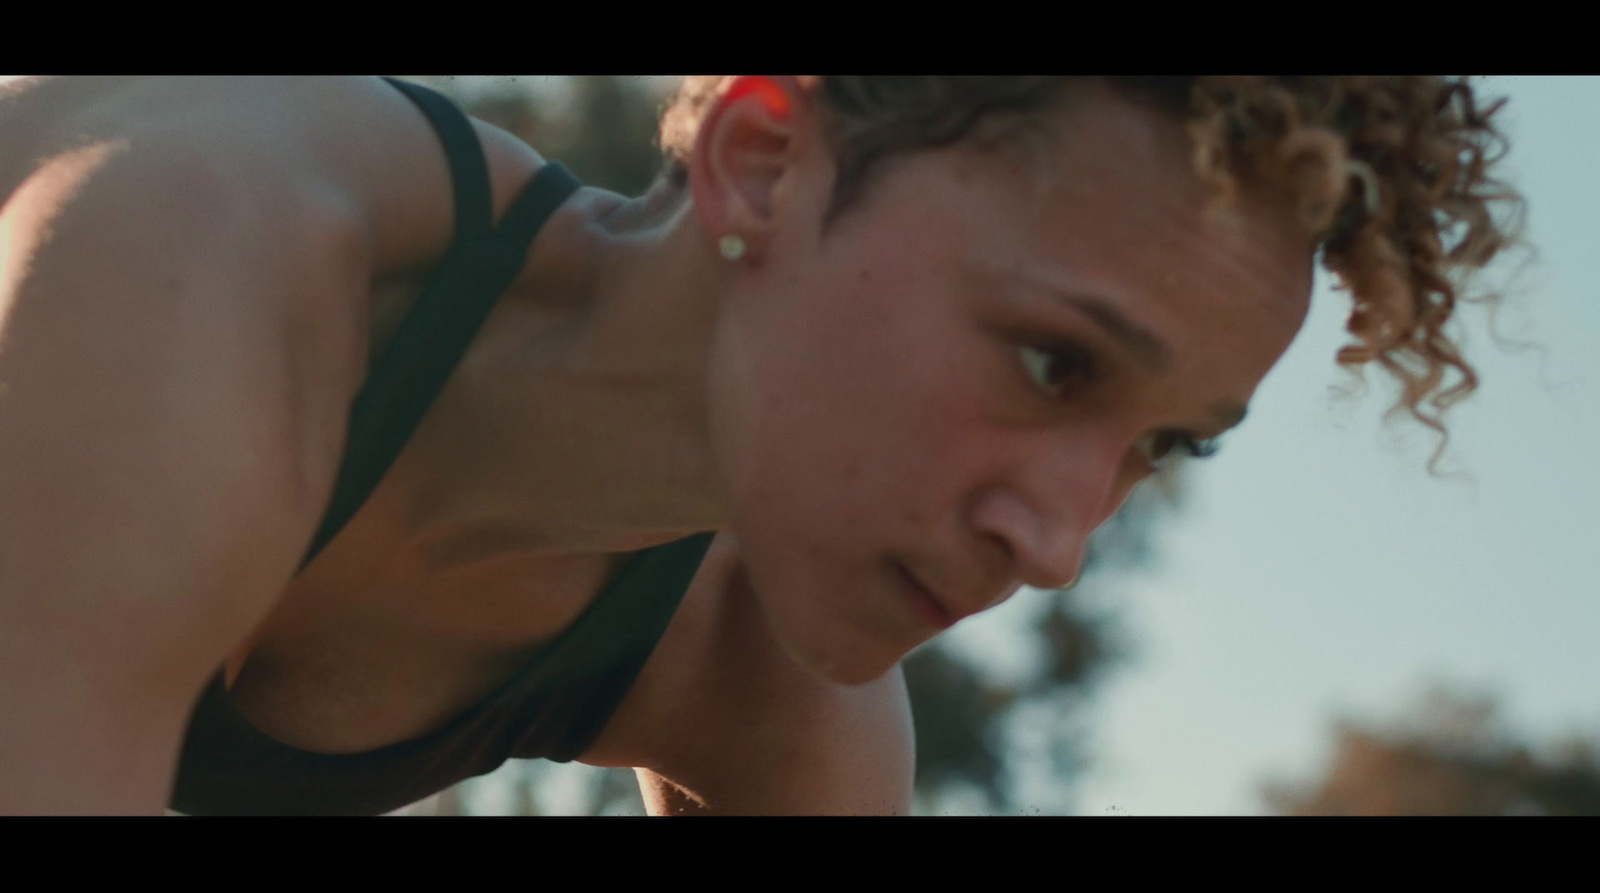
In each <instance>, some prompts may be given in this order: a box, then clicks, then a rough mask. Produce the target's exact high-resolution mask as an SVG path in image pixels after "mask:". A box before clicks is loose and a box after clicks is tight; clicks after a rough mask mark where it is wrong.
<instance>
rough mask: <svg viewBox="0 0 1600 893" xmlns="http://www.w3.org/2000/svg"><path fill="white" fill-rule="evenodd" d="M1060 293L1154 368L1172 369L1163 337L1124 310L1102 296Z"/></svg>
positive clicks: (1064, 298)
mask: <svg viewBox="0 0 1600 893" xmlns="http://www.w3.org/2000/svg"><path fill="white" fill-rule="evenodd" d="M1057 294H1058V295H1059V296H1060V298H1061V300H1063V301H1066V302H1067V303H1068V304H1071V305H1072V306H1074V307H1077V308H1078V309H1079V310H1081V311H1083V314H1084V315H1085V316H1087V317H1089V318H1090V319H1092V320H1094V321H1095V322H1096V323H1097V324H1098V325H1099V326H1100V328H1102V329H1105V330H1106V332H1107V334H1109V335H1111V337H1113V338H1115V339H1116V340H1117V341H1118V342H1119V343H1120V344H1121V345H1122V346H1123V347H1125V348H1127V349H1128V351H1129V352H1130V353H1132V354H1133V355H1134V356H1136V357H1138V358H1139V359H1141V360H1144V362H1145V363H1146V364H1147V365H1149V366H1150V367H1152V368H1153V369H1155V371H1157V372H1166V371H1167V370H1169V369H1171V368H1172V348H1171V347H1169V346H1168V345H1167V342H1165V341H1163V340H1161V336H1160V335H1157V334H1156V333H1155V332H1152V331H1150V330H1149V329H1147V328H1145V327H1144V326H1141V325H1139V324H1138V323H1136V322H1134V321H1133V320H1131V319H1129V318H1128V317H1126V316H1124V315H1123V313H1122V311H1120V310H1118V309H1117V308H1115V307H1113V306H1111V305H1110V304H1108V303H1106V302H1105V301H1102V300H1100V299H1099V298H1095V297H1090V296H1088V295H1077V294H1067V293H1062V292H1057Z"/></svg>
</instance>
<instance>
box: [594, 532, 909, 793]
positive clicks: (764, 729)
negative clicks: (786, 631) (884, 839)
mask: <svg viewBox="0 0 1600 893" xmlns="http://www.w3.org/2000/svg"><path fill="white" fill-rule="evenodd" d="M608 739H610V740H609V741H608ZM598 744H599V745H601V747H600V748H599V749H597V751H596V752H595V753H594V754H593V755H586V756H585V760H586V761H590V762H598V763H601V764H604V765H629V766H634V767H636V768H640V769H643V770H646V771H645V772H641V783H642V784H644V785H645V786H646V795H647V798H648V797H649V795H650V791H649V785H650V784H652V783H654V784H655V785H656V786H658V787H663V788H670V789H672V790H674V791H677V792H679V793H685V792H686V793H687V794H688V795H689V799H690V800H691V801H692V802H693V803H694V804H695V805H696V810H697V811H710V812H720V813H732V814H752V813H768V814H808V813H831V814H885V813H903V812H906V811H908V810H909V807H910V799H911V778H912V772H913V768H914V767H913V741H912V728H911V712H910V703H909V700H908V698H907V695H906V689H905V682H904V679H903V677H902V676H901V673H900V671H899V669H898V668H896V669H895V670H893V671H891V672H890V673H887V674H885V675H884V676H883V677H880V678H879V679H876V680H873V681H872V682H868V683H865V684H863V685H855V686H846V685H840V684H837V683H834V682H831V681H828V680H825V679H822V678H820V677H817V676H815V675H813V674H812V673H810V672H809V671H807V670H806V669H804V668H803V667H801V666H800V665H799V664H798V663H796V662H795V661H794V660H792V659H791V658H790V657H789V656H788V654H787V652H786V651H785V650H784V648H783V646H782V644H781V643H780V642H778V641H777V640H776V639H775V638H774V637H773V635H772V633H771V631H770V629H768V627H767V625H766V621H765V619H764V617H763V616H762V612H761V609H760V607H759V605H758V604H757V603H756V600H755V599H754V597H753V594H752V593H751V592H750V590H749V584H748V581H747V579H746V577H745V576H744V574H743V573H742V572H741V564H740V560H739V556H738V547H737V544H736V543H735V542H734V541H733V539H732V537H731V536H730V535H727V534H722V535H719V536H718V539H717V541H716V542H715V543H714V544H713V545H712V548H711V551H710V552H709V553H708V554H707V556H706V560H705V562H704V564H703V565H702V568H701V572H700V574H699V575H698V576H697V577H696V579H695V582H694V584H693V585H692V586H691V589H690V591H689V593H688V594H687V595H686V596H685V599H684V604H683V606H682V608H680V611H679V616H677V617H675V618H674V621H673V625H672V627H669V629H668V631H667V634H666V635H665V636H664V637H663V638H662V640H661V642H660V643H659V645H658V646H657V649H656V651H655V652H654V653H653V654H652V655H651V658H650V661H649V663H648V664H647V665H646V668H645V671H644V672H643V673H641V675H640V678H639V680H638V682H637V683H636V685H635V688H634V689H633V690H632V691H630V693H629V696H628V699H627V700H626V701H625V702H624V704H623V706H622V708H621V709H619V710H618V714H617V717H616V718H614V720H613V722H612V724H611V725H609V726H608V727H607V730H606V734H605V735H602V737H601V739H600V741H599V742H598ZM608 751H609V752H608ZM591 756H592V757H596V758H598V759H591ZM607 757H610V758H611V759H610V760H607V759H606V758H607Z"/></svg>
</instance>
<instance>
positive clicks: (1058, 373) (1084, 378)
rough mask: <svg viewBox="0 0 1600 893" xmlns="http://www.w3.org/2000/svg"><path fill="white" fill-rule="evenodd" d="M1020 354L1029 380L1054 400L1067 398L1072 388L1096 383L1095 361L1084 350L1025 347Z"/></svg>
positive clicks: (1066, 347)
mask: <svg viewBox="0 0 1600 893" xmlns="http://www.w3.org/2000/svg"><path fill="white" fill-rule="evenodd" d="M1018 350H1019V351H1020V352H1021V355H1022V365H1023V368H1025V369H1027V370H1028V377H1029V378H1031V379H1033V383H1034V384H1036V385H1038V386H1039V388H1040V389H1041V390H1043V391H1044V392H1045V393H1047V394H1049V395H1050V396H1051V397H1054V398H1061V397H1064V396H1066V394H1067V392H1068V391H1069V390H1070V389H1071V388H1072V387H1074V386H1081V385H1086V384H1089V383H1090V382H1092V381H1094V374H1095V368H1094V357H1092V356H1090V354H1089V352H1088V351H1087V350H1084V349H1083V348H1081V347H1078V346H1076V345H1072V344H1060V345H1050V346H1043V347H1041V346H1039V345H1034V344H1025V345H1023V346H1022V347H1020V348H1018Z"/></svg>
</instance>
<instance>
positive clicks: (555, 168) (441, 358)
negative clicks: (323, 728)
mask: <svg viewBox="0 0 1600 893" xmlns="http://www.w3.org/2000/svg"><path fill="white" fill-rule="evenodd" d="M390 83H392V84H393V85H394V86H395V87H396V88H398V89H399V90H400V91H401V92H402V93H404V94H405V95H406V96H407V97H408V98H409V99H411V101H412V102H414V103H415V104H416V105H417V106H418V107H419V108H421V110H422V112H423V114H424V115H426V116H427V118H428V121H429V122H430V123H431V124H432V125H433V129H434V130H435V131H436V132H437V133H438V135H439V139H440V140H441V141H442V142H443V144H444V149H445V155H446V157H447V158H448V159H449V164H450V177H451V181H452V183H453V184H454V190H455V208H456V229H455V241H454V243H453V244H452V245H451V247H450V250H449V252H448V253H447V254H446V255H445V258H444V260H443V262H441V263H440V265H439V267H438V269H437V270H435V271H434V273H433V275H432V277H431V278H430V279H429V281H428V283H427V285H426V287H425V288H424V290H423V292H422V295H421V296H420V297H419V298H418V299H417V302H416V305H415V306H414V307H413V308H412V310H411V311H410V313H409V314H408V315H407V317H406V319H405V321H404V322H403V323H402V324H401V327H400V329H399V331H398V332H397V333H396V334H395V336H394V338H393V340H392V341H391V342H390V344H389V346H388V347H387V348H385V350H384V353H383V355H382V356H381V357H380V358H379V360H378V362H377V363H376V364H374V365H373V367H372V370H371V373H370V374H369V376H368V378H367V381H366V382H365V384H364V385H363V387H362V389H361V391H360V392H359V393H358V394H357V395H356V398H355V400H354V402H353V403H352V405H351V410H350V421H349V431H348V435H347V438H346V445H345V452H344V459H343V461H342V464H341V466H340V469H339V475H338V478H337V480H336V482H335V485H334V488H333V494H332V496H331V498H330V500H329V505H328V510H327V513H326V514H325V515H324V517H323V521H322V523H321V525H320V526H319V527H318V530H317V532H316V534H315V536H314V537H313V539H312V542H311V545H310V548H309V549H308V550H307V552H306V555H305V558H304V560H303V561H302V562H301V567H304V566H305V565H306V564H308V563H310V561H311V560H312V558H314V557H315V556H316V555H317V553H318V552H320V551H321V550H322V548H323V547H324V546H326V545H327V544H328V542H329V541H330V540H332V539H333V537H334V536H335V535H336V534H337V533H338V532H339V530H340V529H341V528H342V527H343V526H344V525H345V523H346V522H347V521H349V520H350V518H351V516H353V515H354V514H355V513H356V511H357V510H358V509H359V508H360V507H361V505H362V503H363V502H365V501H366V499H367V497H368V496H369V495H370V494H371V493H372V491H373V489H374V488H376V487H377V485H378V481H379V480H380V479H381V478H382V477H383V475H384V473H385V472H386V471H387V470H388V469H389V467H390V465H391V464H393V462H394V460H395V459H396V458H397V457H398V456H399V455H400V451H401V450H402V449H403V448H404V447H405V443H406V441H407V439H409V437H410V436H411V433H412V432H413V431H414V430H415V429H416V426H417V425H418V423H420V422H421V421H422V417H423V415H424V414H425V413H426V412H427V409H428V406H429V405H430V404H431V403H432V402H433V399H434V398H435V397H436V396H437V395H438V393H439V391H440V390H441V389H442V388H443V387H444V384H445V381H446V380H447V379H448V378H449V376H450V373H451V370H453V369H454V368H455V365H456V363H457V362H458V361H459V360H460V358H461V356H462V354H463V353H464V352H465V351H466V348H467V345H468V343H469V342H470V341H471V340H472V336H473V335H474V333H476V332H477V330H478V328H479V327H480V325H481V324H482V323H483V320H484V319H485V318H486V317H487V316H488V314H489V311H490V309H491V308H492V307H493V306H494V303H495V301H496V300H497V299H498V298H499V296H500V294H501V293H502V292H503V291H505V289H506V288H507V287H508V286H509V285H510V284H511V282H512V280H513V279H514V278H515V277H516V275H517V273H518V272H520V270H521V268H522V265H523V263H524V261H525V259H526V257H527V253H528V247H529V246H530V245H531V244H532V242H533V239H534V237H535V236H536V235H538V232H539V229H540V227H541V226H543V224H544V222H545V220H546V219H547V218H548V217H549V216H550V214H551V212H553V211H554V210H555V209H556V207H558V206H559V205H560V204H561V203H562V202H564V201H565V200H566V199H567V197H568V196H570V195H571V194H572V193H573V192H574V191H576V190H577V188H578V186H579V183H578V181H577V179H576V178H574V177H573V176H572V174H571V173H569V172H568V171H567V169H566V168H565V167H563V166H562V165H561V164H560V163H558V162H551V163H549V164H547V165H545V166H544V167H543V168H541V169H540V170H539V172H538V173H537V174H536V175H534V177H533V178H532V179H531V180H530V181H529V183H528V185H527V186H526V187H524V188H523V190H522V192H521V194H520V195H518V196H517V198H516V200H515V201H514V202H513V203H512V205H511V207H510V209H508V210H507V212H506V214H505V216H504V218H503V219H502V220H501V221H500V225H499V227H495V226H494V225H493V222H492V215H493V210H492V209H493V205H492V204H491V199H490V192H489V172H488V166H487V164H486V162H485V160H484V157H483V149H482V147H481V146H480V145H479V143H478V138H477V135H476V134H475V133H474V132H473V129H472V126H471V124H470V123H469V122H468V121H467V119H466V116H465V115H463V114H462V113H461V111H460V110H459V109H457V108H456V107H455V105H454V104H453V103H451V102H450V101H449V100H448V99H445V98H444V97H443V96H441V95H439V94H437V93H434V92H432V91H430V90H427V89H426V88H423V87H420V86H418V85H416V84H410V83H406V82H403V81H394V80H391V81H390ZM711 537H712V534H709V533H706V534H700V535H697V536H693V537H689V538H687V539H683V540H678V541H677V542H673V543H668V544H666V545H663V546H658V547H656V548H653V549H647V550H645V551H642V552H637V553H634V554H632V555H630V556H629V557H628V560H627V561H626V562H625V563H624V564H623V565H622V567H621V569H620V570H619V571H618V572H617V574H616V575H615V576H614V577H613V578H612V579H611V581H610V582H609V583H607V585H606V586H605V588H604V589H603V590H602V591H601V593H600V595H599V596H598V597H597V598H596V599H595V600H594V602H593V603H592V604H590V606H589V607H588V608H587V609H586V610H585V611H584V612H583V613H582V614H581V615H579V617H578V619H577V620H575V621H573V623H572V624H571V625H570V626H568V627H567V629H565V630H564V631H563V632H562V633H561V634H560V635H559V636H557V637H556V638H555V639H553V640H552V641H551V642H550V643H548V644H547V645H546V646H545V647H544V648H543V649H542V650H541V651H540V652H539V653H538V654H537V655H536V656H535V657H534V658H533V659H532V660H531V661H530V662H529V663H528V664H527V665H526V666H524V667H523V668H522V669H521V670H520V671H519V672H518V673H517V675H516V676H515V677H513V678H512V679H510V680H509V681H507V682H506V683H505V684H503V685H501V686H500V687H499V688H498V689H496V690H495V691H494V692H493V693H491V694H490V695H489V696H488V697H486V698H484V699H483V700H482V701H480V702H479V703H478V704H477V705H475V706H474V707H472V708H471V709H469V710H468V711H467V712H466V713H464V714H462V715H461V716H459V717H457V718H456V719H454V720H453V721H451V722H450V723H448V724H447V725H445V726H444V727H443V728H441V729H439V730H437V731H435V732H433V733H431V734H428V735H425V736H423V737H421V738H417V739H414V740H411V741H405V742H402V743H399V744H395V745H392V746H389V747H385V748H381V749H379V750H375V751H369V752H367V753H358V754H320V753H312V752H309V751H303V750H299V749H298V748H294V747H290V746H288V745H286V744H283V743H281V742H279V741H277V740H275V739H273V738H270V737H268V736H267V735H266V734H264V733H262V732H260V731H259V730H257V729H256V728H255V727H254V726H252V725H250V723H249V722H248V721H247V720H245V718H244V717H243V716H241V715H239V713H238V711H237V710H235V709H234V707H233V703H232V701H231V700H230V699H229V696H228V691H227V688H226V687H225V686H224V684H223V674H222V673H221V672H220V671H219V672H218V673H217V675H216V676H215V677H213V678H212V680H211V682H210V684H209V685H207V686H206V689H205V691H204V693H203V694H202V695H201V697H200V700H199V702H198V703H197V704H196V706H195V710H194V713H193V715H192V717H191V719H190V722H189V728H188V732H187V734H186V736H185V738H184V743H183V750H182V754H181V756H180V759H179V765H178V773H177V781H176V784H175V786H174V791H173V796H172V803H171V805H172V808H173V809H175V810H177V811H178V812H182V813H186V814H189V815H213V814H233V815H243V814H251V815H263V814H296V815H374V814H378V813H383V812H389V811H391V810H395V809H398V808H400V807H402V806H405V805H406V804H408V803H413V802H415V801H417V800H420V799H422V798H423V797H426V796H428V795H430V794H433V793H437V792H438V791H442V790H444V789H445V788H447V787H449V786H450V785H453V784H455V783H456V782H458V781H461V780H463V779H466V778H470V777H472V776H475V775H483V774H485V773H487V772H490V771H493V770H494V769H495V768H496V767H498V766H500V765H501V764H502V763H504V762H505V761H506V760H507V759H510V758H513V757H517V758H545V759H550V760H556V761H560V762H565V761H568V760H572V759H574V758H576V757H577V756H579V755H580V754H582V753H583V752H584V750H586V749H587V748H588V746H589V744H590V743H591V742H593V741H594V739H595V738H596V737H597V736H598V735H599V734H600V731H601V729H603V728H604V727H605V724H606V722H607V721H608V720H609V719H610V717H611V714H612V713H613V712H614V711H615V710H616V708H617V705H618V704H619V703H620V702H621V701H622V698H623V696H624V695H625V694H627V691H628V688H629V687H630V686H631V685H632V684H633V680H634V679H635V677H637V676H638V674H639V671H640V669H641V668H642V667H643V666H644V663H645V661H646V659H648V658H649V656H650V653H651V651H652V650H653V649H654V648H655V645H656V642H657V641H658V640H659V639H660V638H661V635H662V633H663V632H665V631H666V628H667V624H668V623H669V622H670V621H671V619H672V615H673V613H674V612H675V611H676V610H677V607H678V603H679V602H680V601H681V600H682V598H683V594H684V591H685V590H686V589H687V588H688V585H689V582H690V580H692V579H693V578H694V575H695V572H696V570H697V569H698V568H699V566H700V561H701V559H702V558H703V557H704V556H705V552H706V549H707V548H708V547H709V546H710V543H711Z"/></svg>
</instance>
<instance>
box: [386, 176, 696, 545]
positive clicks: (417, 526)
mask: <svg viewBox="0 0 1600 893" xmlns="http://www.w3.org/2000/svg"><path fill="white" fill-rule="evenodd" d="M718 266H719V265H718V264H717V261H716V259H715V256H714V255H713V254H712V253H711V251H710V249H709V240H708V239H707V238H706V237H705V235H704V234H703V233H702V232H700V230H699V224H698V221H697V219H696V217H695V215H694V214H693V212H692V209H691V208H690V207H689V204H688V202H687V201H686V200H674V197H673V196H671V195H670V194H665V193H664V192H663V191H662V188H658V189H657V190H654V191H652V192H651V193H649V194H647V195H645V196H643V197H641V198H638V199H634V200H631V201H623V200H621V199H619V198H618V197H616V196H613V195H609V194H606V193H602V192H598V191H596V190H588V189H585V190H582V191H580V193H579V194H578V195H575V196H574V197H573V199H572V200H569V202H568V204H567V205H565V206H563V208H562V209H561V210H560V211H559V212H557V214H556V215H553V216H552V218H551V219H550V221H549V222H548V223H547V224H546V226H545V230H544V231H543V232H541V234H540V235H539V237H538V239H537V240H536V241H535V245H534V247H533V249H532V251H531V254H530V257H529V261H528V264H527V266H526V267H525V268H524V271H523V273H522V275H521V276H519V278H518V281H517V282H516V283H515V284H514V285H513V286H512V288H511V289H510V290H509V291H508V292H507V294H506V295H505V296H504V297H503V298H502V299H501V301H500V304H499V305H497V306H496V308H495V311H494V312H493V313H492V314H491V315H490V317H489V319H488V321H487V322H486V323H485V325H484V328H483V330H482V331H481V332H480V333H479V335H478V336H477V338H476V339H475V340H474V342H473V345H472V347H471V348H470V349H469V350H468V352H467V355H466V356H465V357H464V358H463V361H462V363H461V365H460V366H459V368H458V369H457V370H456V373H455V375H454V377H453V378H452V381H451V383H450V385H449V386H448V387H447V388H446V389H445V391H444V393H443V394H441V395H440V398H439V401H438V403H436V404H435V406H434V407H433V408H432V409H431V410H430V413H429V417H428V421H427V422H426V423H425V424H424V425H423V426H422V427H421V429H420V430H419V431H418V432H417V434H416V436H415V438H414V441H413V443H412V444H411V445H409V446H408V448H407V453H406V456H405V457H403V458H402V460H401V462H400V463H398V464H397V465H396V467H395V470H394V472H393V473H392V475H393V477H394V478H395V480H394V486H393V487H392V489H391V494H392V495H393V497H394V498H393V500H392V501H389V505H391V506H393V510H392V511H391V512H389V513H388V516H389V521H390V524H391V525H392V526H393V528H392V530H391V534H392V535H393V536H395V537H397V538H399V540H401V541H402V543H403V547H404V548H406V549H408V550H410V551H412V552H413V553H414V554H416V555H418V556H419V557H421V558H422V560H423V562H424V563H425V564H428V565H433V566H435V567H436V568H438V569H444V568H446V567H458V566H460V565H462V564H465V563H473V562H476V561H480V560H484V559H486V558H500V557H505V556H507V555H508V554H511V553H578V552H620V551H630V550H634V549H639V548H645V547H648V546H651V545H656V544H659V543H663V542H669V541H671V540H674V539H677V538H680V537H683V536H687V535H690V534H693V533H697V532H700V531H704V530H711V529H716V528H718V527H721V526H723V523H724V517H725V515H726V511H725V508H724V500H723V498H722V495H721V493H720V489H719V485H718V483H717V478H716V475H715V469H714V465H713V463H712V459H711V451H710V448H709V443H708V437H707V424H706V393H705V391H706V358H707V353H708V347H709V342H710V338H711V330H712V323H713V321H714V317H715V309H716V308H715V303H716V295H717V294H718V292H719V287H718V285H719V283H718V276H719V269H718Z"/></svg>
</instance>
